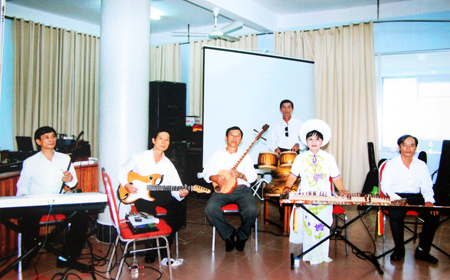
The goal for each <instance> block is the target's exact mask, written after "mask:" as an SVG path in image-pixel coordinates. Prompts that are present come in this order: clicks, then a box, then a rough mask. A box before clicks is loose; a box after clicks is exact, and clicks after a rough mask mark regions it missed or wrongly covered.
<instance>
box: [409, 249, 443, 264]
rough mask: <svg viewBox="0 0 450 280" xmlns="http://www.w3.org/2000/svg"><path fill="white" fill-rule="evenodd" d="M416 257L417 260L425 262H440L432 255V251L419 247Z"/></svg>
mask: <svg viewBox="0 0 450 280" xmlns="http://www.w3.org/2000/svg"><path fill="white" fill-rule="evenodd" d="M414 257H415V258H416V260H421V261H424V262H429V263H438V262H439V260H438V259H436V258H435V257H433V256H432V255H430V253H428V252H425V251H422V250H419V248H417V249H416V254H415V255H414Z"/></svg>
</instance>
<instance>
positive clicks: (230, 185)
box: [213, 124, 269, 194]
mask: <svg viewBox="0 0 450 280" xmlns="http://www.w3.org/2000/svg"><path fill="white" fill-rule="evenodd" d="M267 129H269V125H267V124H265V125H264V126H263V127H262V130H261V132H259V133H258V135H256V137H255V140H253V142H252V143H251V144H250V146H249V147H248V148H247V150H246V151H245V153H244V154H243V155H242V156H241V158H240V159H239V160H238V162H237V163H236V164H235V165H234V166H233V167H232V168H231V170H235V169H236V168H237V167H238V166H239V164H240V163H241V161H242V160H243V159H244V157H245V156H246V155H247V153H248V152H249V151H250V149H251V148H252V147H253V145H254V144H255V143H256V141H258V140H259V138H261V136H262V135H263V134H264V132H266V131H267ZM231 170H220V171H219V173H217V175H223V176H224V177H225V179H226V183H225V184H223V185H222V186H221V187H219V185H218V184H217V183H216V182H213V186H214V191H215V192H217V193H225V194H228V193H231V192H232V191H233V190H234V188H236V186H237V180H236V178H235V177H233V176H231V174H230V171H231Z"/></svg>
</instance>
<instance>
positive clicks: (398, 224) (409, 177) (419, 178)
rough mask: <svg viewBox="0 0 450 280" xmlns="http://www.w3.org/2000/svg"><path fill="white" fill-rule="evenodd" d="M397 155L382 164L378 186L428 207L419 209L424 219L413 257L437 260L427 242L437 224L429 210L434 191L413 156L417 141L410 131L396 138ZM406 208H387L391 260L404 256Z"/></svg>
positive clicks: (422, 166)
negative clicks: (422, 210) (409, 133)
mask: <svg viewBox="0 0 450 280" xmlns="http://www.w3.org/2000/svg"><path fill="white" fill-rule="evenodd" d="M397 144H398V148H399V150H400V155H399V156H397V157H395V158H393V159H391V160H389V161H388V162H387V163H386V164H385V167H384V170H383V174H382V178H381V179H382V181H381V190H382V192H383V193H384V194H387V195H389V197H390V198H391V199H401V198H406V199H407V203H408V204H410V205H424V206H426V207H430V211H429V212H428V211H424V212H423V213H420V216H421V217H422V219H423V220H424V223H423V227H422V233H421V234H420V242H419V246H418V247H417V249H416V253H415V258H416V259H418V260H423V261H426V262H429V263H437V262H438V259H437V258H435V257H433V256H432V255H430V249H431V244H432V242H433V238H434V234H435V232H436V229H437V227H438V224H439V216H438V212H437V211H433V209H432V208H431V207H433V206H434V202H435V200H434V192H433V182H432V181H431V178H430V173H429V171H428V168H427V165H426V164H425V163H424V162H423V161H421V160H419V159H417V158H415V157H414V153H415V152H416V149H417V145H418V144H419V141H418V140H417V138H416V137H414V136H411V135H403V136H402V137H400V138H399V139H398V141H397ZM406 211H407V210H406V209H405V210H403V209H401V210H389V221H390V224H391V230H392V236H393V238H394V243H395V249H394V252H393V253H392V255H391V260H393V261H397V260H401V259H403V257H404V256H405V245H404V237H403V231H404V227H403V225H404V221H403V219H404V218H405V215H406Z"/></svg>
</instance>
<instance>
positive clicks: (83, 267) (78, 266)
mask: <svg viewBox="0 0 450 280" xmlns="http://www.w3.org/2000/svg"><path fill="white" fill-rule="evenodd" d="M56 267H57V268H65V267H68V268H71V269H75V270H78V271H79V272H81V273H87V272H90V271H93V267H92V265H89V264H84V263H79V262H77V261H63V260H61V259H59V258H58V259H56Z"/></svg>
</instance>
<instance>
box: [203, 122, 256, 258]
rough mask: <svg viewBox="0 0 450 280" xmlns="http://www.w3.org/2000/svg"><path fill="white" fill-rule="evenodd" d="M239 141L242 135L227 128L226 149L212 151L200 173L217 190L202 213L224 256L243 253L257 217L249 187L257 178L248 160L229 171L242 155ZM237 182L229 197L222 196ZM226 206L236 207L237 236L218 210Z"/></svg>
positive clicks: (228, 194) (239, 130)
mask: <svg viewBox="0 0 450 280" xmlns="http://www.w3.org/2000/svg"><path fill="white" fill-rule="evenodd" d="M242 137H243V133H242V130H241V129H240V128H239V127H237V126H233V127H230V128H228V129H227V131H226V133H225V140H226V141H227V146H226V147H225V148H222V149H220V150H217V151H215V152H214V153H213V155H212V157H211V158H210V159H209V160H208V162H207V163H206V166H205V169H204V170H203V178H204V179H205V181H206V182H208V183H211V182H213V184H214V185H215V190H216V192H215V193H213V194H212V196H211V198H210V199H209V201H208V203H207V204H206V208H205V213H206V216H207V217H208V219H209V221H210V222H211V224H212V225H213V226H215V227H216V228H217V230H218V231H219V234H220V236H221V237H222V239H223V240H225V249H226V251H227V252H230V251H231V250H233V249H234V247H236V249H238V250H239V251H243V250H244V247H245V242H246V241H247V239H248V237H249V236H250V232H251V229H252V226H253V225H254V224H255V220H256V216H257V215H258V209H257V208H256V204H255V199H254V198H253V195H252V189H251V188H250V183H252V182H254V181H255V180H256V176H257V174H256V170H255V168H254V166H253V162H252V160H251V158H250V157H249V156H248V155H246V156H245V157H244V159H243V160H242V162H241V163H240V164H239V165H238V166H237V168H236V169H235V170H230V169H231V168H232V167H233V166H234V165H235V164H236V163H237V162H238V161H239V159H240V158H241V157H242V155H243V154H244V151H242V150H239V149H238V147H239V145H240V144H241V142H242ZM225 170H226V171H225ZM221 171H225V172H221ZM236 180H237V186H236V187H235V188H234V189H233V190H231V192H230V193H222V192H223V190H225V189H226V188H227V189H228V186H229V185H230V184H231V182H236ZM228 204H237V205H238V210H239V213H240V215H241V219H242V224H241V227H240V228H239V229H238V231H237V234H236V229H235V228H234V227H233V226H232V225H230V224H229V223H228V222H227V221H226V220H225V218H224V216H223V213H222V210H221V208H222V207H223V206H225V205H228ZM235 236H237V240H235Z"/></svg>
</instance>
